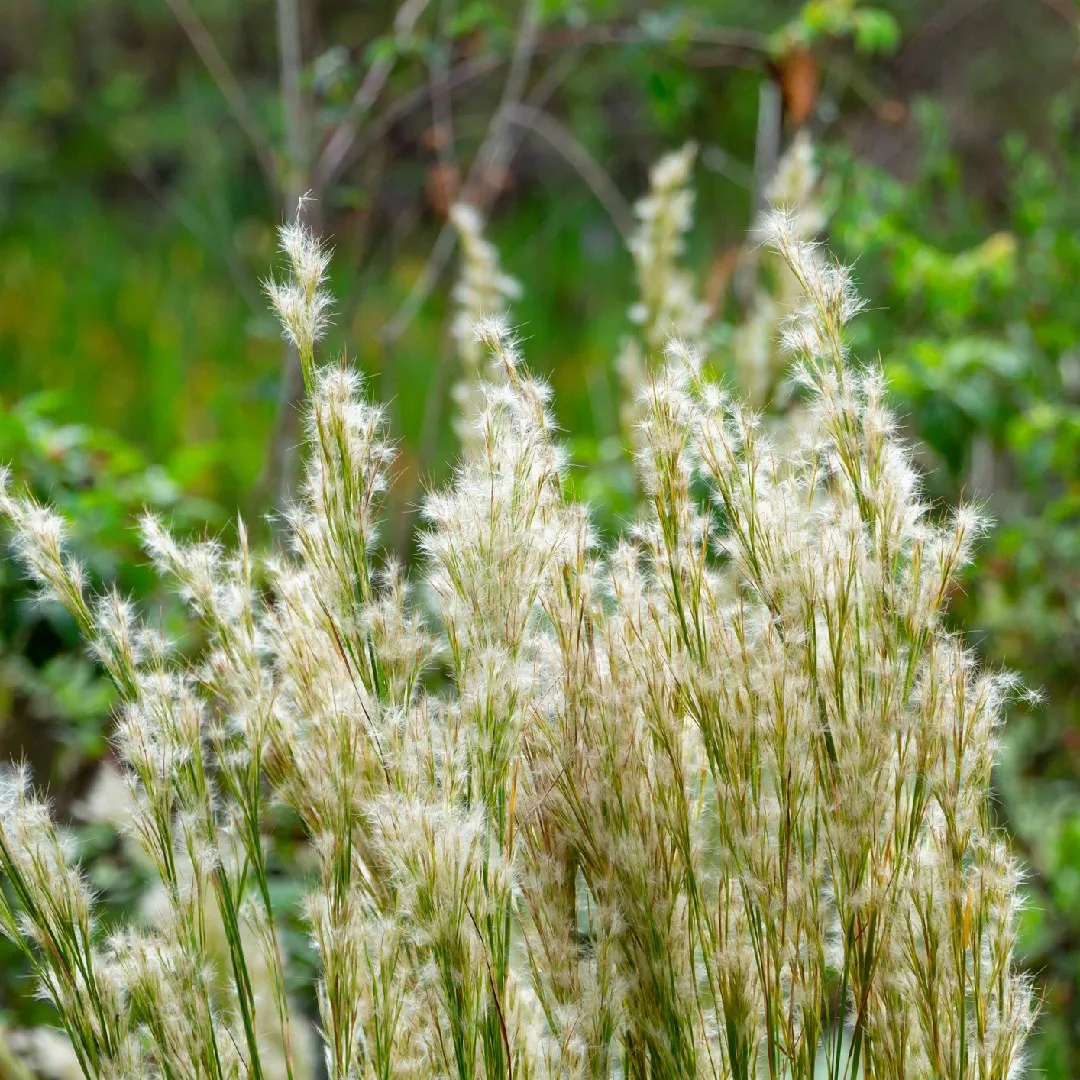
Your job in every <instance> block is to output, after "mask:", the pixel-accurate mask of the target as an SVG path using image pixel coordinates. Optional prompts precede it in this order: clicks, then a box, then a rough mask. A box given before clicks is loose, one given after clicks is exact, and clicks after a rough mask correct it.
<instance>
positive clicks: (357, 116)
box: [315, 0, 430, 191]
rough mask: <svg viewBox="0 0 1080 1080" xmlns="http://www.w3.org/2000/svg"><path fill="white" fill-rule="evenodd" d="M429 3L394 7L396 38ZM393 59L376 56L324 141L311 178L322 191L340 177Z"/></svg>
mask: <svg viewBox="0 0 1080 1080" xmlns="http://www.w3.org/2000/svg"><path fill="white" fill-rule="evenodd" d="M429 2H430V0H405V3H403V4H402V5H401V7H400V8H398V13H397V15H396V16H395V18H394V35H395V37H397V38H399V39H400V38H405V37H408V35H409V34H411V33H412V31H413V27H414V26H415V25H416V21H417V19H419V18H420V16H421V15H422V14H423V13H424V9H425V8H426V7H427V6H428V3H429ZM396 59H397V57H396V55H395V54H394V53H393V52H389V53H385V54H383V55H382V56H380V57H379V58H378V59H377V60H376V61H375V63H373V64H372V65H371V67H370V68H369V69H368V73H367V75H365V76H364V81H363V82H362V83H361V84H360V86H359V88H358V89H357V91H356V93H355V94H354V95H353V99H352V101H351V102H350V103H349V107H348V109H347V110H346V111H345V115H344V116H343V117H342V118H341V120H340V122H339V123H338V126H337V127H336V128H335V129H334V131H333V134H331V136H330V138H329V139H328V140H327V143H326V146H325V147H324V148H323V151H322V153H321V154H320V155H319V160H318V163H317V164H316V166H315V179H316V180H317V182H318V183H319V186H320V187H321V188H322V189H323V190H324V191H326V190H329V188H330V186H331V185H332V184H333V183H334V182H335V181H336V180H337V178H338V177H339V176H340V175H341V171H342V169H343V168H344V166H345V163H346V161H347V159H348V157H349V152H350V150H351V149H352V146H353V144H354V143H355V142H356V137H357V134H358V133H359V130H360V125H361V123H363V120H364V118H365V117H366V116H367V115H368V113H369V112H371V109H372V107H373V106H374V104H375V102H376V101H377V100H378V97H379V94H381V93H382V90H383V87H384V86H385V85H386V80H387V79H388V78H389V77H390V73H391V72H392V71H393V70H394V63H395V61H396Z"/></svg>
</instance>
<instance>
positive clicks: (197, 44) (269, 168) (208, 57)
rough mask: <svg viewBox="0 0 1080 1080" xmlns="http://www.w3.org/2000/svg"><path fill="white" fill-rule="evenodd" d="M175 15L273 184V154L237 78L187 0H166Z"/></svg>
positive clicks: (274, 160)
mask: <svg viewBox="0 0 1080 1080" xmlns="http://www.w3.org/2000/svg"><path fill="white" fill-rule="evenodd" d="M166 3H167V4H168V5H169V7H170V9H171V10H172V13H173V15H175V16H176V21H177V22H178V23H179V24H180V27H181V29H182V30H183V31H184V33H185V34H186V35H187V37H188V40H189V41H190V42H191V44H192V46H193V47H194V49H195V51H196V52H197V53H198V54H199V59H200V60H202V62H203V65H204V66H205V67H206V70H207V71H208V72H209V73H210V77H211V78H212V79H213V80H214V82H215V83H216V84H217V87H218V89H219V90H220V91H221V96H222V97H223V98H224V99H225V102H226V104H227V105H228V106H229V110H230V111H231V112H232V114H233V118H234V119H235V120H236V122H237V124H239V126H240V128H241V130H242V131H243V132H244V134H245V135H246V136H247V137H248V141H249V142H250V143H251V145H252V147H253V148H254V150H255V156H256V157H257V158H258V160H259V165H260V167H261V168H262V171H263V172H264V173H265V175H266V179H267V180H268V181H269V183H270V185H271V186H272V187H274V188H275V189H276V187H277V172H278V169H277V154H276V153H275V152H274V147H273V145H272V144H271V142H270V139H269V137H268V136H267V134H266V132H265V131H264V130H263V127H262V125H261V124H260V123H259V121H258V120H257V119H256V117H255V113H254V111H253V110H252V108H251V103H250V102H249V101H248V98H247V95H246V94H245V93H244V90H243V87H241V85H240V83H239V82H238V81H237V79H236V76H235V75H234V74H233V72H232V68H230V67H229V65H228V63H227V62H226V61H225V58H224V57H223V56H222V55H221V52H220V51H219V49H218V47H217V45H216V44H214V39H213V37H212V36H211V35H210V32H209V31H208V30H207V29H206V26H205V25H204V24H203V22H202V20H201V19H200V18H199V16H198V15H197V14H196V13H195V9H194V8H193V7H192V6H191V4H190V2H189V0H166Z"/></svg>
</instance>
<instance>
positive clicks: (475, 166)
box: [380, 0, 539, 343]
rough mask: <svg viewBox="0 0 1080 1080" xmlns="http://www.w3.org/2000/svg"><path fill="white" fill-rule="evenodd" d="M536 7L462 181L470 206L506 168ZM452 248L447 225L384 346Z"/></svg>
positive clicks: (419, 302) (484, 198)
mask: <svg viewBox="0 0 1080 1080" xmlns="http://www.w3.org/2000/svg"><path fill="white" fill-rule="evenodd" d="M538 7H539V5H538V3H537V0H525V3H524V6H523V8H522V14H521V22H520V24H519V28H518V35H517V40H516V42H515V45H514V55H513V58H512V60H511V61H510V71H509V72H508V74H507V77H506V83H505V85H504V86H503V93H502V98H501V100H500V102H499V107H498V109H497V110H496V112H495V115H494V116H493V117H492V118H491V123H490V124H489V125H488V130H487V134H486V135H485V136H484V141H483V143H482V144H481V146H480V149H479V151H478V152H477V155H476V158H475V159H474V160H473V163H472V167H471V168H470V169H469V175H468V178H467V179H466V181H465V185H464V192H463V196H462V197H463V199H464V200H465V201H466V202H470V203H472V204H473V205H479V206H480V208H481V209H483V208H485V207H486V206H487V204H488V201H489V199H490V198H491V196H492V194H493V188H492V180H493V177H494V175H495V173H496V172H497V170H498V169H499V168H501V167H502V166H504V165H505V163H506V160H507V150H508V140H507V135H508V129H509V126H510V122H509V116H508V108H509V107H510V106H511V105H513V104H516V103H518V102H519V101H520V100H521V96H522V94H523V92H524V90H525V84H526V82H527V81H528V78H529V68H530V66H531V64H532V57H533V50H534V47H535V44H536V33H537V27H538V22H537V14H538ZM454 244H455V239H454V230H453V227H452V226H451V225H450V224H449V223H447V224H445V225H444V226H443V227H442V229H441V230H440V232H439V235H438V237H437V238H436V240H435V245H434V247H433V248H432V251H431V255H430V256H429V257H428V261H427V263H426V264H425V266H424V269H423V271H422V272H421V274H420V277H419V278H418V279H417V281H416V284H415V285H414V286H413V288H412V290H411V291H410V292H409V295H408V296H406V297H405V300H404V301H403V302H402V304H401V306H400V307H399V308H398V310H397V311H396V312H395V313H394V316H393V318H391V319H390V321H389V322H388V323H387V324H386V325H385V326H384V327H383V329H382V332H381V334H380V337H381V338H382V340H383V341H384V342H387V343H389V342H392V341H395V340H396V339H397V338H399V337H400V336H401V335H402V334H403V333H404V332H405V330H406V329H407V327H408V326H409V324H410V323H411V322H412V320H413V319H414V318H415V316H416V313H417V312H418V311H419V310H420V308H421V307H422V306H423V303H424V301H425V300H427V298H428V297H429V296H430V295H431V290H432V289H433V288H434V287H435V283H436V282H437V281H438V280H439V277H440V276H441V274H442V272H443V270H444V269H445V268H446V264H447V262H449V260H450V256H451V254H452V253H453V251H454Z"/></svg>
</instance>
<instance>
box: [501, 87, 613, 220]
mask: <svg viewBox="0 0 1080 1080" xmlns="http://www.w3.org/2000/svg"><path fill="white" fill-rule="evenodd" d="M509 114H510V119H511V121H512V122H513V123H515V124H520V125H522V126H523V127H528V128H531V129H532V130H533V131H535V132H536V133H537V134H538V135H540V136H542V137H543V138H544V139H545V140H546V141H547V142H548V143H549V144H550V145H551V146H552V147H553V148H554V149H555V150H557V151H558V152H559V154H560V155H561V156H562V157H563V158H564V159H565V160H566V161H567V162H568V163H569V164H570V165H572V166H573V168H574V169H575V171H576V172H577V173H578V175H579V176H580V177H581V178H582V180H584V181H585V183H586V184H588V185H589V189H590V190H591V191H592V193H593V194H594V195H595V196H596V198H597V200H598V201H599V202H600V204H601V205H602V206H603V207H604V209H605V210H606V211H607V213H608V216H609V217H610V218H611V221H612V224H613V225H614V226H615V228H616V229H618V231H619V233H620V235H621V236H622V237H623V239H624V240H625V239H626V238H627V237H629V236H630V234H631V233H632V232H633V231H634V216H633V213H632V212H631V210H630V206H629V204H628V203H627V202H626V200H625V199H624V198H623V197H622V193H621V192H620V191H619V189H618V188H617V187H616V186H615V183H614V181H613V180H612V179H611V177H610V176H608V174H607V173H606V172H605V171H604V169H603V168H601V166H600V165H599V164H598V163H597V161H596V159H595V158H594V157H593V156H592V155H591V154H590V153H589V151H588V150H586V149H585V147H584V146H582V144H581V143H580V142H579V141H578V140H577V139H575V138H574V136H573V134H572V133H571V132H570V131H569V130H568V129H567V128H566V127H564V126H563V125H562V124H560V123H559V121H558V120H556V119H555V118H554V117H553V116H552V115H551V114H550V113H546V112H544V111H543V110H542V109H537V108H534V107H533V106H531V105H514V106H511V108H510V110H509Z"/></svg>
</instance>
